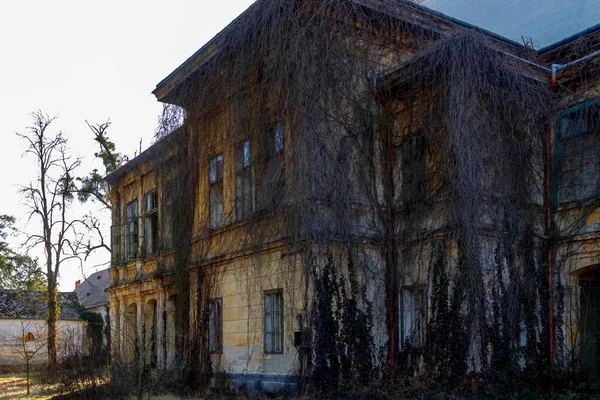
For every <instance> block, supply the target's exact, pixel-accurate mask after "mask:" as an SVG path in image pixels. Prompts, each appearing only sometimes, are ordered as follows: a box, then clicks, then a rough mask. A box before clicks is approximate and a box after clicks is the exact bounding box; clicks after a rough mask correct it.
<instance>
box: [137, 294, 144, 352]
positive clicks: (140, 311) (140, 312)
mask: <svg viewBox="0 0 600 400" xmlns="http://www.w3.org/2000/svg"><path fill="white" fill-rule="evenodd" d="M142 300H143V299H142V295H141V294H138V295H137V296H136V297H135V302H136V303H137V308H136V317H135V324H136V327H135V335H136V336H135V340H136V342H137V343H138V345H139V346H140V350H142V354H143V346H144V304H143V303H142Z"/></svg>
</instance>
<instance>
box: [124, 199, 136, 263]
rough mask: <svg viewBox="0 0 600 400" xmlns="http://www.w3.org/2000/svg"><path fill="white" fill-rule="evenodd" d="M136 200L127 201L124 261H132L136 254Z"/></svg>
mask: <svg viewBox="0 0 600 400" xmlns="http://www.w3.org/2000/svg"><path fill="white" fill-rule="evenodd" d="M138 216H139V215H138V201H137V199H135V200H133V201H131V202H130V203H127V206H126V207H125V217H126V219H127V226H126V228H125V229H126V230H125V257H126V261H133V260H135V259H136V258H137V255H138V232H139V231H138V229H139V227H138V224H139V221H138Z"/></svg>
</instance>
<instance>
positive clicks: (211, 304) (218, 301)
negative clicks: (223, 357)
mask: <svg viewBox="0 0 600 400" xmlns="http://www.w3.org/2000/svg"><path fill="white" fill-rule="evenodd" d="M215 306H218V307H217V308H215ZM215 311H216V312H217V317H218V319H217V320H216V321H215ZM208 313H209V314H208V350H209V352H210V354H223V298H222V297H215V298H212V299H209V300H208ZM215 322H216V325H215ZM212 330H215V331H216V332H215V333H214V334H215V338H216V346H215V347H214V348H213V342H212V341H211V339H212V336H213V333H212V332H211V331H212Z"/></svg>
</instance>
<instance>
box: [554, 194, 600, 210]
mask: <svg viewBox="0 0 600 400" xmlns="http://www.w3.org/2000/svg"><path fill="white" fill-rule="evenodd" d="M589 206H594V207H595V208H596V207H600V197H598V196H594V197H588V198H587V199H582V200H573V201H566V202H564V203H560V204H558V205H557V206H556V210H557V211H568V210H573V209H575V208H582V207H589Z"/></svg>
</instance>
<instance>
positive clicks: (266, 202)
mask: <svg viewBox="0 0 600 400" xmlns="http://www.w3.org/2000/svg"><path fill="white" fill-rule="evenodd" d="M263 143H264V152H265V155H264V162H265V165H264V170H263V173H262V175H261V177H260V187H259V189H258V196H257V197H258V199H257V200H258V205H257V206H258V209H260V210H273V209H275V208H276V207H277V206H278V205H280V204H281V202H282V200H283V195H284V193H285V190H284V189H285V188H284V177H285V171H284V128H283V125H282V124H280V123H278V124H276V125H275V126H273V127H272V128H271V129H270V130H268V131H267V132H266V134H265V136H264V138H263Z"/></svg>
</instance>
